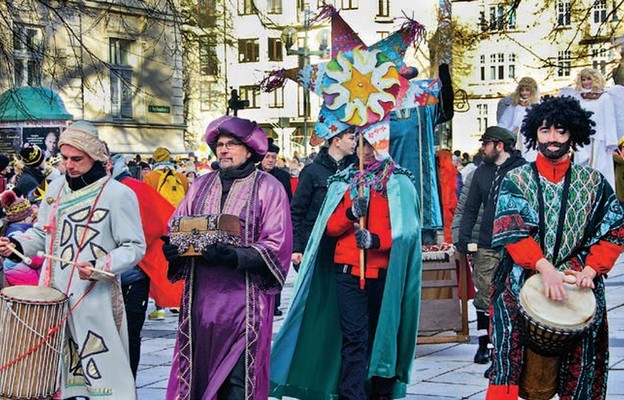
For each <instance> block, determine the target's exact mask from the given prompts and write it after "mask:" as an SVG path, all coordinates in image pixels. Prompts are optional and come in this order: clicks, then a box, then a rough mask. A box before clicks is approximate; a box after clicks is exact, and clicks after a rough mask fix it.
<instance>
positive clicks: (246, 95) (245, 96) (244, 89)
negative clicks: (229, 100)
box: [238, 85, 260, 108]
mask: <svg viewBox="0 0 624 400" xmlns="http://www.w3.org/2000/svg"><path fill="white" fill-rule="evenodd" d="M238 98H239V99H240V100H249V107H247V108H260V86H257V85H256V86H241V87H240V88H239V89H238Z"/></svg>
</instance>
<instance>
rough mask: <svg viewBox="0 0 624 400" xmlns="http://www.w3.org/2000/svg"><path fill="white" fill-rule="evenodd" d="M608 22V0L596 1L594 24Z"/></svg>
mask: <svg viewBox="0 0 624 400" xmlns="http://www.w3.org/2000/svg"><path fill="white" fill-rule="evenodd" d="M606 20H607V0H596V1H594V23H596V24H597V23H601V22H605V21H606Z"/></svg>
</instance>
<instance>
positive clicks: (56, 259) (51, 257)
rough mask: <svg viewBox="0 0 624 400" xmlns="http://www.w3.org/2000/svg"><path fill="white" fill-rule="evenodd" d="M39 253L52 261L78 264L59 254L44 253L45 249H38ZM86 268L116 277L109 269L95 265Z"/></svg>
mask: <svg viewBox="0 0 624 400" xmlns="http://www.w3.org/2000/svg"><path fill="white" fill-rule="evenodd" d="M37 255H38V256H39V257H45V258H48V259H50V260H52V261H58V262H61V263H64V264H71V265H76V263H75V262H73V261H70V260H65V259H64V258H61V257H57V256H53V255H52V254H46V253H44V252H43V251H38V252H37ZM86 268H87V269H88V270H89V271H93V272H97V273H100V274H102V275H106V276H108V277H110V278H114V277H115V274H113V273H111V272H108V271H104V270H101V269H96V268H93V267H86Z"/></svg>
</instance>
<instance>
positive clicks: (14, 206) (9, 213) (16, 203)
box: [0, 190, 33, 222]
mask: <svg viewBox="0 0 624 400" xmlns="http://www.w3.org/2000/svg"><path fill="white" fill-rule="evenodd" d="M0 203H1V204H2V207H3V208H4V211H5V212H6V220H7V222H19V221H22V220H24V219H26V218H28V217H30V216H31V215H32V214H33V209H32V206H31V204H30V201H28V199H24V198H22V197H19V198H18V197H17V196H16V195H15V192H13V191H12V190H6V191H4V192H3V193H2V195H0Z"/></svg>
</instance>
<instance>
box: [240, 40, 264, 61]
mask: <svg viewBox="0 0 624 400" xmlns="http://www.w3.org/2000/svg"><path fill="white" fill-rule="evenodd" d="M259 54H260V44H259V43H258V39H239V40H238V62H240V63H247V62H256V61H258V60H259Z"/></svg>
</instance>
